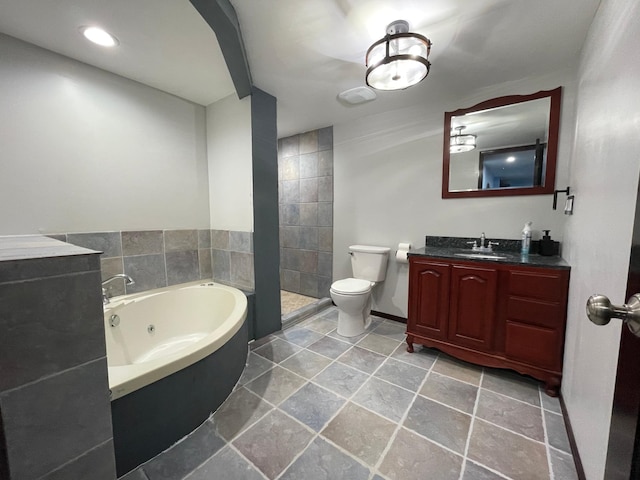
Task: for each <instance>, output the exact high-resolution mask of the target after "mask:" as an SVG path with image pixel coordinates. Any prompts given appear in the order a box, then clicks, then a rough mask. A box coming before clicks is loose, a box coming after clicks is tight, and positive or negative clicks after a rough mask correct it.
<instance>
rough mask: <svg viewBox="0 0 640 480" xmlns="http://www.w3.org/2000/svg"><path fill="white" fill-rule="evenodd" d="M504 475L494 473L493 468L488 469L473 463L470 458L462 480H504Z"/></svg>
mask: <svg viewBox="0 0 640 480" xmlns="http://www.w3.org/2000/svg"><path fill="white" fill-rule="evenodd" d="M502 479H504V477H501V476H500V475H498V474H496V473H493V472H492V471H491V470H487V469H486V468H484V467H482V466H480V465H478V464H476V463H473V462H472V461H470V460H467V462H466V464H465V467H464V473H463V474H462V480H502Z"/></svg>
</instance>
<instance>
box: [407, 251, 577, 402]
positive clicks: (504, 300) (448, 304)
mask: <svg viewBox="0 0 640 480" xmlns="http://www.w3.org/2000/svg"><path fill="white" fill-rule="evenodd" d="M409 264H410V267H409V314H408V321H407V345H408V347H407V351H409V352H413V344H414V343H418V344H421V345H425V346H427V347H433V348H437V349H439V350H441V351H443V352H445V353H448V354H449V355H452V356H454V357H456V358H459V359H461V360H465V361H467V362H471V363H475V364H478V365H483V366H487V367H501V368H509V369H513V370H515V371H517V372H519V373H522V374H526V375H530V376H532V377H534V378H536V379H538V380H541V381H543V382H544V383H545V391H546V392H547V394H549V395H551V396H554V397H555V396H557V395H558V393H559V389H560V383H561V379H562V355H563V348H564V335H565V324H566V315H567V295H568V289H569V273H570V269H569V268H568V266H567V267H565V268H551V267H548V266H529V265H517V264H509V263H498V262H491V261H489V262H487V261H476V260H467V259H465V260H458V259H453V258H440V257H429V256H410V257H409Z"/></svg>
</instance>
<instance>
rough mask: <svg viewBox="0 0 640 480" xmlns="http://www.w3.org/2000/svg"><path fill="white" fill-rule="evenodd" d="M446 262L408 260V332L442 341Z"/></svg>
mask: <svg viewBox="0 0 640 480" xmlns="http://www.w3.org/2000/svg"><path fill="white" fill-rule="evenodd" d="M450 271H451V267H450V266H449V265H448V264H446V263H439V262H433V261H425V260H422V259H420V258H412V259H411V265H410V270H409V277H410V278H409V317H408V319H407V330H408V332H409V333H414V334H416V335H421V336H424V337H426V338H436V339H441V340H445V339H446V338H447V324H448V321H449V279H450Z"/></svg>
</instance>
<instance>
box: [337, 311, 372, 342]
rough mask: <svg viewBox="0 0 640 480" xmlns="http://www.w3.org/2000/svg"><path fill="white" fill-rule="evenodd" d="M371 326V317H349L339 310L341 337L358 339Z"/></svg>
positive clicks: (339, 332) (339, 333)
mask: <svg viewBox="0 0 640 480" xmlns="http://www.w3.org/2000/svg"><path fill="white" fill-rule="evenodd" d="M370 325H371V315H369V312H367V315H366V316H364V315H362V314H360V315H349V314H348V313H346V312H343V311H342V310H338V330H337V333H338V335H340V336H341V337H347V338H349V337H357V336H358V335H362V334H363V333H364V332H365V330H367V329H368V328H369V326H370Z"/></svg>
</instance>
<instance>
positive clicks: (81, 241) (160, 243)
mask: <svg viewBox="0 0 640 480" xmlns="http://www.w3.org/2000/svg"><path fill="white" fill-rule="evenodd" d="M55 237H56V238H59V239H61V240H64V241H67V242H68V243H72V244H74V245H78V246H82V247H86V248H91V249H94V250H98V251H101V252H103V253H102V255H101V259H100V262H101V269H102V280H106V279H107V278H110V277H112V276H113V275H117V274H119V273H126V274H128V275H130V276H131V277H132V278H133V279H134V281H135V283H134V284H133V285H125V283H124V280H122V281H121V280H117V281H113V282H111V283H109V284H108V285H107V287H106V288H107V294H108V295H109V296H117V295H124V294H125V293H138V292H143V291H146V290H151V289H154V288H162V287H166V286H169V285H175V284H178V283H185V282H190V281H194V280H201V279H208V278H212V276H213V269H212V252H211V240H212V235H211V230H209V229H200V230H197V229H174V230H127V231H116V232H89V233H67V234H60V235H55Z"/></svg>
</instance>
